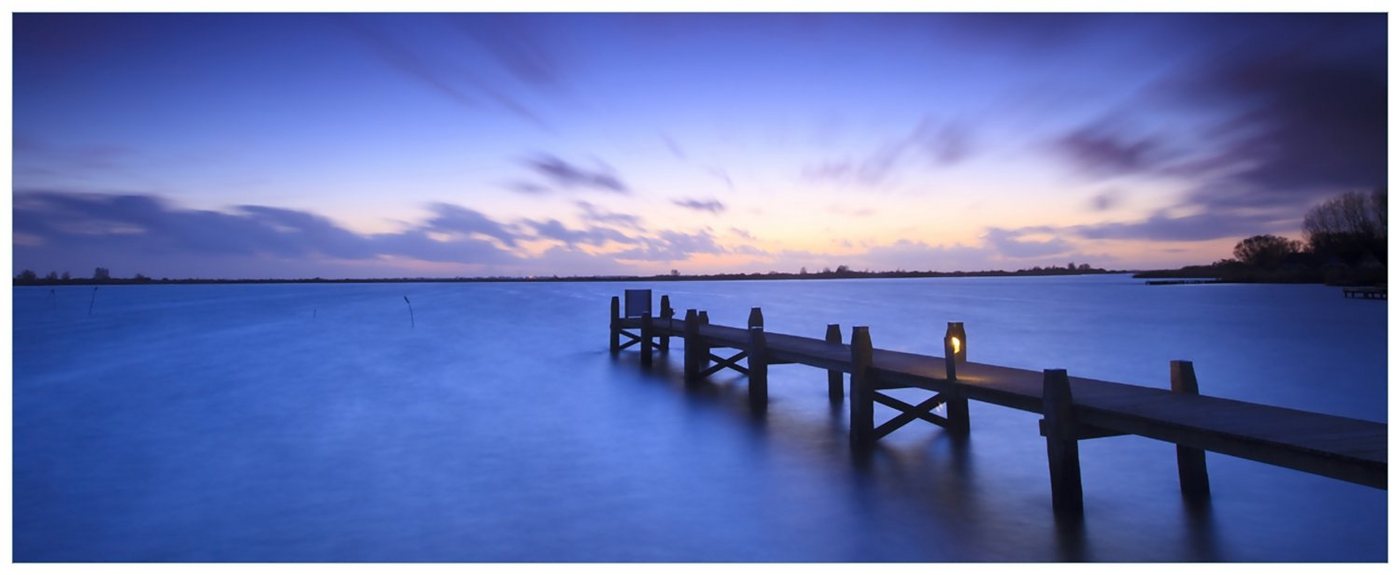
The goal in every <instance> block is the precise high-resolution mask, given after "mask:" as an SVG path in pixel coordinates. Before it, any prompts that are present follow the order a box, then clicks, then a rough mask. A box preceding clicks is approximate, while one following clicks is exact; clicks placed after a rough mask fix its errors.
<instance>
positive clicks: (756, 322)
mask: <svg viewBox="0 0 1400 575" xmlns="http://www.w3.org/2000/svg"><path fill="white" fill-rule="evenodd" d="M756 327H758V328H761V327H763V308H759V307H755V308H750V309H749V329H753V328H756Z"/></svg>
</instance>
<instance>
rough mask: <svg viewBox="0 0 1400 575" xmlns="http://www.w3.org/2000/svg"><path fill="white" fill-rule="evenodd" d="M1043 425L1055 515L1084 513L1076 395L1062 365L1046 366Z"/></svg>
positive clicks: (1071, 515) (1074, 515)
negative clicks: (1060, 366)
mask: <svg viewBox="0 0 1400 575" xmlns="http://www.w3.org/2000/svg"><path fill="white" fill-rule="evenodd" d="M1042 397H1043V399H1044V407H1043V412H1044V414H1045V419H1044V420H1043V421H1044V425H1043V427H1042V429H1043V430H1044V433H1045V451H1046V455H1048V456H1049V459H1050V495H1051V498H1052V501H1053V503H1054V507H1055V514H1056V515H1063V516H1067V517H1078V516H1082V515H1083V514H1084V487H1083V484H1082V482H1081V481H1080V476H1079V440H1078V439H1075V429H1074V427H1075V426H1074V397H1073V396H1072V395H1071V394H1070V389H1069V374H1068V373H1066V372H1065V370H1063V369H1047V370H1045V382H1044V391H1043V392H1042Z"/></svg>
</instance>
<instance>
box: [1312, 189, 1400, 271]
mask: <svg viewBox="0 0 1400 575" xmlns="http://www.w3.org/2000/svg"><path fill="white" fill-rule="evenodd" d="M1386 203H1387V202H1386V188H1377V189H1376V190H1373V191H1372V192H1371V193H1369V194H1367V193H1363V192H1347V193H1345V194H1342V195H1340V196H1337V197H1335V198H1331V199H1329V200H1327V201H1325V202H1322V203H1321V204H1318V205H1317V206H1314V207H1313V208H1312V209H1310V210H1308V213H1307V215H1305V216H1303V236H1304V237H1305V238H1307V242H1308V249H1310V250H1312V252H1313V253H1314V254H1317V255H1318V257H1320V258H1323V259H1324V260H1329V259H1336V260H1338V261H1340V262H1342V263H1346V264H1355V263H1357V262H1359V261H1361V260H1364V259H1366V257H1367V256H1371V257H1374V258H1376V260H1378V261H1380V262H1384V261H1386V245H1385V244H1386V214H1385V210H1386Z"/></svg>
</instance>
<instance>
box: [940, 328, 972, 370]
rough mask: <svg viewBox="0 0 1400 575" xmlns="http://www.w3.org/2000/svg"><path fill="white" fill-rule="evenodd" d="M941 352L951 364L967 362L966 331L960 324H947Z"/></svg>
mask: <svg viewBox="0 0 1400 575" xmlns="http://www.w3.org/2000/svg"><path fill="white" fill-rule="evenodd" d="M943 352H944V353H945V354H946V355H947V356H948V359H949V360H951V361H953V362H956V363H965V362H967V331H966V330H964V329H963V324H962V322H960V321H950V322H948V330H947V331H945V332H944V333H943Z"/></svg>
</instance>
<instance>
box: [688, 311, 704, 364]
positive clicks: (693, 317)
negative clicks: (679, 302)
mask: <svg viewBox="0 0 1400 575" xmlns="http://www.w3.org/2000/svg"><path fill="white" fill-rule="evenodd" d="M700 353H701V351H700V315H699V314H697V313H695V309H694V308H692V309H687V310H685V380H686V382H687V383H694V382H695V381H698V380H699V379H700V358H701V357H702V356H701V355H700Z"/></svg>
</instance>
